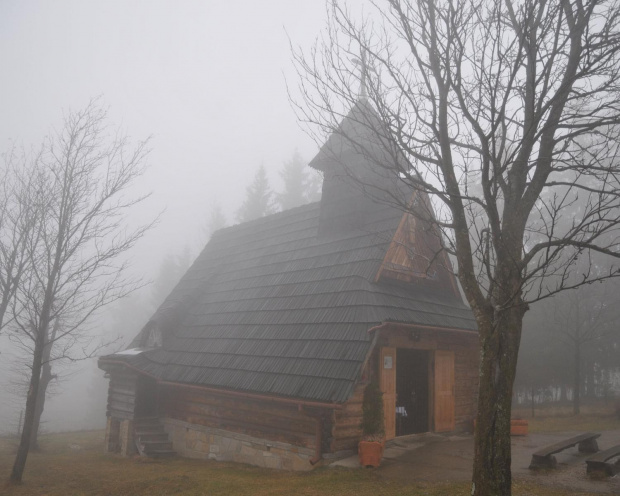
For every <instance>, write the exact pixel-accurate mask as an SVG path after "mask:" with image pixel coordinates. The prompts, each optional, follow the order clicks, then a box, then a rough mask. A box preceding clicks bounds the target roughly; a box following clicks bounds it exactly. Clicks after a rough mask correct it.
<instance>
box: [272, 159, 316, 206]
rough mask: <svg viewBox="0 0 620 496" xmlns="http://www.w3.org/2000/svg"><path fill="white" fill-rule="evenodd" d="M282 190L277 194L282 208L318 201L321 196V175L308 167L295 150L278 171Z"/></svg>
mask: <svg viewBox="0 0 620 496" xmlns="http://www.w3.org/2000/svg"><path fill="white" fill-rule="evenodd" d="M280 177H281V178H282V182H283V183H284V191H283V192H282V193H279V194H278V195H277V201H278V203H279V205H280V207H281V209H282V210H288V209H289V208H294V207H299V206H300V205H304V204H306V203H310V202H314V201H318V200H319V198H320V197H321V176H320V174H319V173H318V172H315V171H314V170H312V169H310V168H309V167H308V166H307V164H305V163H304V160H303V159H302V158H301V155H300V154H299V152H298V151H297V150H295V153H294V154H293V156H292V157H291V159H290V160H288V161H287V162H285V163H284V166H283V167H282V170H281V171H280Z"/></svg>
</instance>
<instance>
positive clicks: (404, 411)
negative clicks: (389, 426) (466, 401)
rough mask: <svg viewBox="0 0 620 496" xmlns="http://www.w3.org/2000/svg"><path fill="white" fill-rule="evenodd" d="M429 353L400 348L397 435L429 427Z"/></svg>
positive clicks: (412, 432)
mask: <svg viewBox="0 0 620 496" xmlns="http://www.w3.org/2000/svg"><path fill="white" fill-rule="evenodd" d="M428 374H429V353H428V351H425V350H410V349H406V348H398V350H397V360H396V435H397V436H405V435H407V434H416V433H419V432H427V431H428V430H429V377H428Z"/></svg>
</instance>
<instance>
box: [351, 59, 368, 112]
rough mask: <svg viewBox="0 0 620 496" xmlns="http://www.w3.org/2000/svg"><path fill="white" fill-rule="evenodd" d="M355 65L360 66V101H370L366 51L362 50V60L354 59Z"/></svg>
mask: <svg viewBox="0 0 620 496" xmlns="http://www.w3.org/2000/svg"><path fill="white" fill-rule="evenodd" d="M353 63H354V64H355V65H358V66H360V93H359V99H360V100H366V99H368V86H367V78H368V63H367V61H366V50H365V49H363V48H362V53H361V59H358V58H357V57H356V58H354V59H353Z"/></svg>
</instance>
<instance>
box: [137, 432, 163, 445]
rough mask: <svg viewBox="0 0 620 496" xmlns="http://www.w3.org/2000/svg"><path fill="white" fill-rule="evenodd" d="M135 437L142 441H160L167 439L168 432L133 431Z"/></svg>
mask: <svg viewBox="0 0 620 496" xmlns="http://www.w3.org/2000/svg"><path fill="white" fill-rule="evenodd" d="M135 436H136V438H139V439H140V440H141V441H142V442H143V443H161V442H166V441H168V439H169V438H168V434H166V433H165V432H157V433H144V432H142V433H140V432H136V433H135Z"/></svg>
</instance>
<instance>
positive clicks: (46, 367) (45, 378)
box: [30, 360, 55, 451]
mask: <svg viewBox="0 0 620 496" xmlns="http://www.w3.org/2000/svg"><path fill="white" fill-rule="evenodd" d="M54 377H55V376H53V375H52V367H51V366H50V364H49V362H46V361H45V360H44V363H43V365H42V367H41V379H40V381H39V391H38V394H37V402H36V407H35V412H34V420H33V421H32V435H31V436H30V449H31V450H33V451H36V450H38V449H39V427H40V424H41V416H42V415H43V410H44V408H45V397H46V394H47V387H48V386H49V384H50V382H51V381H52V379H54Z"/></svg>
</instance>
